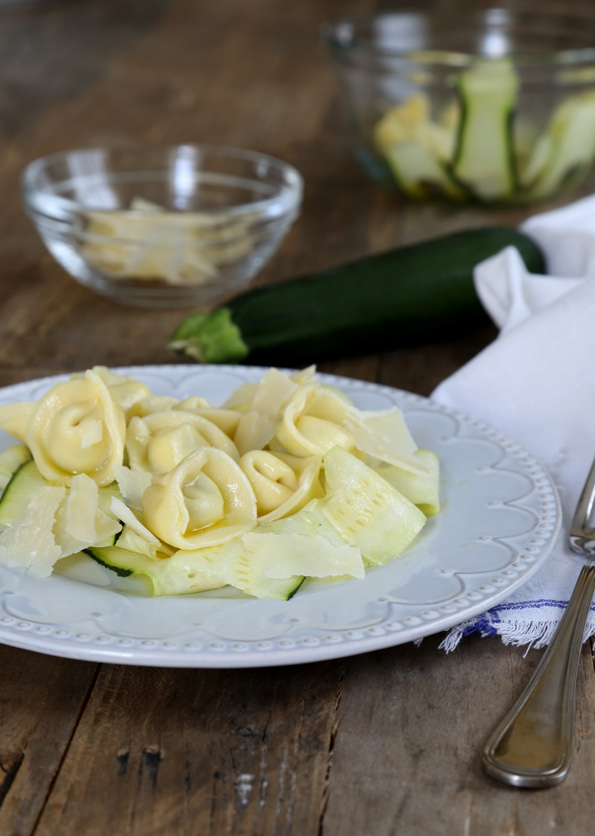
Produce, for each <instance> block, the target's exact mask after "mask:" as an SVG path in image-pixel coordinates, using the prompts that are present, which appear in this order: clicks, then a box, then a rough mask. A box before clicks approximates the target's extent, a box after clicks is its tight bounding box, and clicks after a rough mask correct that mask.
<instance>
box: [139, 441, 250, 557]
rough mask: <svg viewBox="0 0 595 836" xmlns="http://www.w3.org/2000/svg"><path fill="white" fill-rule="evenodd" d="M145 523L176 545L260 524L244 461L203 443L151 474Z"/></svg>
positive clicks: (220, 538) (223, 537)
mask: <svg viewBox="0 0 595 836" xmlns="http://www.w3.org/2000/svg"><path fill="white" fill-rule="evenodd" d="M142 511H143V518H144V521H145V525H146V526H147V528H148V529H149V530H150V531H152V533H153V534H155V535H156V536H157V537H159V538H160V539H161V540H163V541H164V542H165V543H167V544H169V545H171V546H176V547H177V548H178V549H198V548H204V547H206V546H216V545H219V544H220V543H224V542H226V541H227V540H230V539H232V538H233V537H237V536H239V535H240V534H242V533H244V532H245V531H248V530H249V529H250V528H252V527H254V525H255V524H256V513H257V511H256V498H255V496H254V492H253V490H252V487H251V485H250V482H249V481H248V478H247V477H246V475H245V473H244V472H243V470H242V469H241V467H240V466H239V465H238V464H237V462H235V461H234V460H233V459H232V458H231V456H229V455H228V454H227V453H225V452H224V451H223V450H217V449H215V448H213V447H200V448H199V449H198V450H195V451H194V453H191V454H190V455H189V456H186V458H185V459H183V460H182V461H181V462H180V463H179V464H178V465H177V466H176V467H175V468H174V469H173V470H171V471H169V473H164V474H161V475H157V476H154V477H153V481H152V484H151V485H150V486H149V487H148V488H147V489H146V490H145V492H144V493H143V496H142Z"/></svg>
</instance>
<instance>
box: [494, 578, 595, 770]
mask: <svg viewBox="0 0 595 836" xmlns="http://www.w3.org/2000/svg"><path fill="white" fill-rule="evenodd" d="M594 591H595V564H594V563H591V562H590V561H589V562H588V563H586V564H585V565H584V566H583V568H582V570H581V573H580V575H579V577H578V580H577V583H576V586H575V588H574V590H573V592H572V596H571V598H570V601H569V602H568V607H567V608H566V612H565V613H564V615H563V617H562V620H561V621H560V624H559V625H558V629H557V630H556V632H555V634H554V637H553V639H552V641H551V643H550V645H549V647H548V649H547V650H546V651H545V653H544V655H543V657H542V659H541V661H540V663H539V665H538V666H537V668H536V669H535V672H534V673H533V676H532V677H531V679H530V680H529V683H528V685H527V687H526V688H525V690H524V691H523V693H522V694H521V695H520V697H519V698H518V700H517V701H516V703H515V704H514V705H513V706H512V708H511V709H510V711H509V712H508V714H507V715H506V716H505V717H504V719H503V720H502V721H501V723H500V724H499V725H498V726H497V728H496V729H495V730H494V732H493V733H492V735H491V737H490V738H489V739H488V741H487V743H486V745H485V747H484V750H483V758H482V763H483V767H484V769H485V771H486V772H487V773H488V775H490V776H491V777H492V778H497V779H498V780H500V781H504V782H505V783H507V784H512V785H513V786H516V787H551V786H554V785H556V784H559V783H561V782H562V781H563V780H564V778H565V777H566V774H567V772H568V768H569V766H570V758H571V755H572V738H573V733H574V698H575V692H576V678H577V673H578V663H579V658H580V653H581V648H582V644H583V633H584V629H585V622H586V620H587V615H588V613H589V607H590V605H591V600H592V598H593V592H594Z"/></svg>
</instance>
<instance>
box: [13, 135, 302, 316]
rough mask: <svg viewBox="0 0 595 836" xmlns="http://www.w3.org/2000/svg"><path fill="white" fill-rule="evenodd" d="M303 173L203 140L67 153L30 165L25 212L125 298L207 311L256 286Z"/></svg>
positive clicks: (54, 248) (100, 287)
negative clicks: (175, 144) (212, 144)
mask: <svg viewBox="0 0 595 836" xmlns="http://www.w3.org/2000/svg"><path fill="white" fill-rule="evenodd" d="M302 189H303V182H302V177H301V175H300V174H299V173H298V172H297V171H296V170H295V169H294V168H293V167H292V166H290V165H287V164H286V163H283V162H281V161H280V160H277V159H274V158H272V157H269V156H266V155H264V154H258V153H254V152H251V151H242V150H239V149H234V148H222V147H217V146H205V145H178V146H173V147H167V148H149V147H141V148H138V147H134V146H132V147H122V148H112V149H109V148H92V149H86V150H75V151H66V152H63V153H59V154H54V155H52V156H49V157H44V158H42V159H39V160H35V161H34V162H32V163H30V165H29V166H27V168H26V169H25V172H24V174H23V194H24V200H25V208H26V211H27V213H28V214H29V216H30V217H31V218H32V220H33V222H34V224H35V226H36V227H37V230H38V232H39V234H40V236H41V238H42V240H43V241H44V243H45V245H46V246H47V248H48V250H49V251H50V252H51V254H52V255H53V256H54V258H55V259H56V260H57V261H58V262H59V263H60V264H61V265H62V267H64V269H65V270H67V271H68V272H69V273H70V274H71V275H72V276H73V277H74V278H75V279H76V280H77V281H78V282H80V283H81V284H83V285H85V286H86V287H89V288H90V289H92V290H94V291H96V292H97V293H100V294H102V295H103V296H107V297H110V298H111V299H114V300H116V301H118V302H123V303H128V304H133V305H144V306H161V307H178V306H186V305H191V306H195V307H196V306H198V307H200V306H210V305H213V304H217V303H219V302H221V301H222V300H224V299H225V298H227V297H229V296H231V295H233V294H234V293H236V292H238V291H239V290H240V289H242V288H244V287H245V286H246V285H247V284H249V283H250V281H251V279H252V278H253V277H254V276H255V275H256V274H257V273H258V271H259V270H260V269H261V268H262V266H263V265H264V264H265V263H266V262H267V261H268V259H270V258H271V256H272V255H273V253H274V252H275V251H276V249H277V248H278V246H279V244H280V243H281V241H282V239H283V237H284V235H285V234H286V232H287V230H288V229H289V227H290V225H291V224H292V222H293V221H294V220H295V218H296V217H297V215H298V213H299V209H300V204H301V198H302Z"/></svg>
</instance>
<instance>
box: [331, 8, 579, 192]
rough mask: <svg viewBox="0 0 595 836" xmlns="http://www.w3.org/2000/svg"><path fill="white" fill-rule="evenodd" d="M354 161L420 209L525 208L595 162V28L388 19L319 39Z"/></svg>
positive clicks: (469, 14) (410, 16)
mask: <svg viewBox="0 0 595 836" xmlns="http://www.w3.org/2000/svg"><path fill="white" fill-rule="evenodd" d="M322 37H323V40H324V41H325V42H326V44H327V46H328V49H329V52H330V56H331V59H332V62H333V65H334V68H335V71H336V75H337V80H338V85H339V92H340V98H341V103H342V106H343V110H344V112H345V116H346V123H347V126H348V131H349V135H350V139H351V143H352V146H353V149H354V151H355V155H356V157H357V159H358V160H359V161H360V163H361V164H362V165H363V167H364V169H365V170H366V171H367V172H368V174H369V175H370V176H371V177H372V178H373V179H374V180H379V181H384V182H386V183H390V184H392V185H393V186H395V187H396V188H397V189H399V191H401V192H402V193H403V194H405V195H406V196H407V197H410V198H413V199H416V200H429V199H434V198H441V199H446V200H450V201H455V202H458V203H467V202H474V203H484V204H494V203H524V202H529V201H537V200H543V199H545V198H549V197H552V196H554V195H557V194H558V193H560V192H562V191H564V190H566V189H569V188H571V187H574V186H576V185H577V184H578V183H580V182H581V181H582V180H583V179H584V178H585V177H586V175H587V174H588V173H589V171H590V170H591V168H592V164H593V160H594V157H595V17H591V18H587V17H585V18H581V17H576V16H571V15H557V16H552V15H548V14H542V13H541V12H539V13H537V12H536V11H534V10H533V11H532V12H530V13H529V12H526V13H523V12H517V11H514V12H513V11H508V10H504V9H487V10H485V9H484V10H481V11H478V10H475V11H474V10H469V9H468V8H467V9H463V10H460V9H459V11H458V13H457V9H456V7H454V8H449V9H448V10H446V11H445V10H444V9H443V10H442V11H440V10H439V9H437V10H436V11H431V10H430V11H417V10H415V11H399V12H394V13H393V12H387V13H384V14H378V15H375V16H371V17H362V18H347V19H344V20H340V21H338V22H336V23H332V24H327V25H325V26H324V27H323V29H322Z"/></svg>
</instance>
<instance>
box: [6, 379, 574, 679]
mask: <svg viewBox="0 0 595 836" xmlns="http://www.w3.org/2000/svg"><path fill="white" fill-rule="evenodd" d="M115 371H122V372H124V373H128V374H132V375H134V376H135V377H137V378H138V379H141V380H143V381H145V382H146V383H148V384H149V386H150V387H151V389H152V390H153V391H154V392H157V393H162V394H170V395H175V396H176V397H178V398H180V399H182V398H185V397H188V396H189V395H192V394H200V395H202V396H204V397H206V398H208V399H209V400H210V401H211V402H212V403H214V404H220V403H222V402H223V401H224V400H225V398H226V397H227V395H228V394H229V393H230V392H231V391H233V390H234V389H235V388H237V386H239V385H240V384H241V383H243V382H244V381H246V380H258V379H260V377H261V376H262V374H263V371H264V370H263V369H259V368H254V367H214V366H159V367H156V366H146V367H134V368H126V369H115ZM320 377H321V379H322V380H324V381H325V382H329V383H331V384H333V385H335V386H338V387H340V388H341V389H342V390H343V391H345V392H347V394H349V395H350V396H351V397H352V399H353V401H354V402H355V404H356V406H359V407H362V408H365V409H382V408H386V407H388V406H391V405H393V404H397V405H398V406H400V407H401V409H403V410H404V412H405V414H406V418H407V423H408V425H409V427H410V428H411V431H412V433H413V436H414V438H415V439H416V441H417V443H418V445H419V446H420V447H428V448H430V449H432V450H434V451H435V452H436V453H437V454H438V455H439V456H440V459H441V462H442V480H441V491H442V503H443V510H442V512H441V514H440V515H439V516H437V517H434V518H432V519H431V520H429V522H428V524H427V526H426V528H425V529H424V531H423V532H422V534H421V536H420V537H419V538H418V540H417V541H416V542H415V544H414V545H413V547H412V548H411V549H410V550H409V551H408V552H407V553H406V554H405V555H403V556H402V557H399V558H397V559H396V560H394V561H392V562H391V563H389V564H388V565H387V566H383V567H380V568H375V569H372V570H368V572H367V574H366V577H365V579H364V580H351V581H346V582H342V583H334V584H325V583H322V582H313V581H308V582H307V583H306V584H305V585H304V587H302V589H300V591H299V593H298V594H297V595H296V596H295V598H293V599H292V600H291V601H260V600H256V599H253V598H248V597H241V596H240V595H239V594H236V593H234V592H233V591H230V590H227V591H224V590H221V591H218V592H212V593H203V594H202V595H191V596H182V597H171V598H150V597H149V596H148V595H146V594H143V592H141V591H140V585H139V587H137V586H135V582H134V579H131V580H132V583H129V582H128V581H127V580H126V579H125V580H121V579H117V578H116V576H115V575H114V573H112V572H110V571H109V570H107V569H103V568H102V567H100V566H98V565H97V564H95V563H93V561H92V560H89V559H87V558H77V559H75V560H69V559H66V560H65V561H62V562H61V565H62V564H65V565H66V568H64V569H62V570H61V572H60V574H54V575H52V577H50V578H48V579H47V580H35V579H32V578H30V577H27V576H26V575H21V574H20V573H17V572H14V571H10V570H8V569H5V568H3V567H0V642H2V643H4V644H8V645H13V646H15V647H21V648H27V649H30V650H36V651H39V652H41V653H49V654H53V655H56V656H63V657H68V658H73V659H86V660H94V661H102V662H117V663H126V664H135V665H163V666H172V667H197V668H199V667H205V668H206V667H208V668H216V667H221V668H225V667H229V668H235V667H259V666H264V665H286V664H293V663H297V662H311V661H317V660H322V659H333V658H338V657H342V656H349V655H352V654H356V653H363V652H366V651H370V650H377V649H379V648H383V647H389V646H392V645H397V644H401V643H403V642H409V641H412V640H414V639H419V638H421V637H423V636H428V635H431V634H433V633H437V632H439V631H441V630H446V629H447V628H449V627H452V626H454V625H456V624H459V623H460V622H462V621H464V620H466V619H468V618H470V617H472V616H475V615H478V614H479V613H482V612H484V611H485V610H487V609H489V608H490V607H492V606H493V605H494V604H496V603H497V602H498V601H501V600H502V599H504V598H506V597H507V596H508V595H509V594H510V593H511V592H512V590H513V589H516V588H517V587H519V586H520V585H521V584H523V583H525V582H526V581H527V580H528V578H529V577H530V576H531V575H532V574H533V573H534V572H535V571H536V570H537V569H538V568H539V567H540V566H541V564H542V563H543V562H544V561H545V560H546V558H547V557H548V555H549V553H550V551H551V548H552V546H553V543H554V540H555V537H556V534H557V532H558V529H559V526H560V508H559V501H558V497H557V494H556V490H555V487H554V485H553V483H552V481H551V479H550V477H549V476H548V474H547V473H546V471H545V470H544V468H543V467H542V466H541V465H540V464H539V462H537V461H536V460H535V459H534V458H533V457H532V456H531V455H530V454H529V453H528V452H527V451H526V450H524V449H523V448H521V447H520V446H519V445H518V444H516V443H515V442H514V441H511V440H509V439H507V438H505V437H504V436H503V435H501V434H500V433H499V432H497V431H496V430H494V429H492V428H491V427H488V426H486V424H484V423H483V422H481V421H477V420H475V419H473V418H470V417H468V416H466V415H463V414H461V413H459V412H455V411H453V410H452V409H449V408H447V407H444V406H441V405H439V404H436V403H433V402H432V401H429V400H427V399H426V398H422V397H419V396H417V395H412V394H409V393H406V392H402V391H399V390H396V389H391V388H389V387H386V386H380V385H377V384H373V383H364V382H361V381H356V380H350V379H348V378H339V377H331V376H328V375H321V376H320ZM59 379H64V377H63V376H62V377H59V378H47V379H44V380H39V381H33V382H28V383H21V384H17V385H16V386H10V387H7V388H5V389H2V390H0V402H3V403H4V402H8V401H21V400H36V399H38V398H39V397H40V396H41V394H42V393H43V392H44V391H45V390H46V389H47V388H49V386H50V385H52V384H53V383H54V382H56V380H59ZM0 435H1V436H2V438H0V446H2V447H5V446H6V445H7V444H9V443H11V440H10V439H9V438H8V436H6V435H4V434H1V433H0ZM127 583H129V585H128V586H126V584H127Z"/></svg>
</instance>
